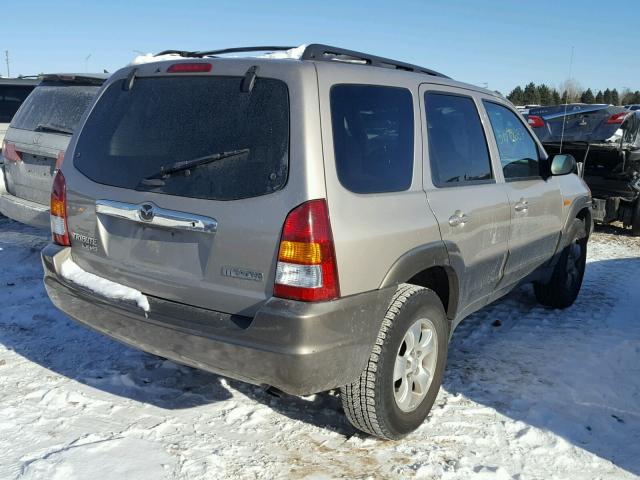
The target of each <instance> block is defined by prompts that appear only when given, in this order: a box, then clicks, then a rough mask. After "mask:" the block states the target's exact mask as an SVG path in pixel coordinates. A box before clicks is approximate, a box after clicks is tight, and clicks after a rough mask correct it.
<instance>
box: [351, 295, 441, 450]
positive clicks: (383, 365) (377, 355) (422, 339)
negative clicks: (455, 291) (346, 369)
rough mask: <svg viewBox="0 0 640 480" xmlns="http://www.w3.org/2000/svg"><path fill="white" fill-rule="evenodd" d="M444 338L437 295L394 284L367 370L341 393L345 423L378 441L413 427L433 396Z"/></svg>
mask: <svg viewBox="0 0 640 480" xmlns="http://www.w3.org/2000/svg"><path fill="white" fill-rule="evenodd" d="M448 340H449V326H448V320H447V318H446V315H445V312H444V308H443V307H442V303H441V302H440V299H439V298H438V296H437V295H436V294H435V293H434V292H433V291H432V290H429V289H426V288H423V287H418V286H415V285H408V284H403V285H400V286H399V287H398V290H397V291H396V293H395V295H394V297H393V299H392V300H391V304H390V305H389V309H388V310H387V313H386V315H385V318H384V320H383V322H382V327H381V328H380V331H379V333H378V338H377V340H376V343H375V345H374V347H373V351H372V352H371V356H370V358H369V362H368V364H367V367H366V368H365V369H364V371H363V372H362V374H361V375H360V378H359V379H358V380H356V381H355V382H353V383H352V384H351V385H347V386H345V387H342V389H341V392H340V397H341V399H342V404H343V407H344V410H345V413H346V415H347V418H348V419H349V421H350V422H351V424H352V425H353V426H354V427H356V428H358V429H359V430H362V431H363V432H366V433H369V434H371V435H375V436H377V437H380V438H384V439H397V438H401V437H403V436H405V435H406V434H408V433H410V432H412V431H413V430H415V429H416V428H418V427H419V426H420V425H421V424H422V422H423V421H424V419H425V418H426V417H427V414H428V413H429V411H430V410H431V407H432V405H433V402H434V401H435V399H436V396H437V395H438V391H439V389H440V385H441V383H442V377H443V375H444V367H445V363H446V359H447V346H448Z"/></svg>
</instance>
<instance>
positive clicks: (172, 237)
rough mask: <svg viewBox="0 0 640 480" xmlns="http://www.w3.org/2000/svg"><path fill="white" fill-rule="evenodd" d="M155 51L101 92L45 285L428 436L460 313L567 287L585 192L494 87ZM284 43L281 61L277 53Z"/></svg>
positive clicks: (372, 420)
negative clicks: (423, 429) (519, 292)
mask: <svg viewBox="0 0 640 480" xmlns="http://www.w3.org/2000/svg"><path fill="white" fill-rule="evenodd" d="M265 49H266V50H279V49H277V48H275V47H260V48H258V47H256V48H248V49H230V50H219V51H208V52H176V51H173V52H163V56H162V57H158V61H157V62H150V63H145V64H140V65H132V66H129V67H126V68H124V69H122V70H120V71H118V72H116V73H114V74H113V75H112V76H111V78H110V79H109V80H108V81H107V82H106V84H105V86H104V87H103V89H102V91H101V93H100V94H99V96H98V98H97V99H96V101H95V102H94V104H93V105H92V106H91V107H90V109H89V111H88V113H86V114H85V116H84V118H83V119H82V121H81V126H80V131H79V133H77V134H75V135H74V136H73V138H72V140H71V143H70V145H69V147H68V149H67V152H66V158H65V161H64V163H63V165H62V168H61V170H60V171H59V172H58V173H57V175H56V177H55V180H54V184H53V191H52V196H51V226H52V230H53V243H52V244H50V245H49V246H48V247H46V248H45V249H44V250H43V253H42V258H43V263H44V267H45V284H46V288H47V291H48V293H49V295H50V297H51V299H52V300H53V302H54V303H55V305H57V306H58V307H59V308H60V309H62V310H63V311H65V312H66V313H67V314H69V315H70V316H71V317H73V318H75V319H76V320H78V321H79V322H81V323H83V324H86V325H88V326H90V327H92V328H94V329H96V330H98V331H100V332H103V333H105V334H107V335H110V336H112V337H114V338H116V339H118V340H120V341H123V342H125V343H128V344H130V345H133V346H135V347H138V348H141V349H143V350H145V351H148V352H151V353H154V354H157V355H161V356H163V357H167V358H170V359H173V360H175V361H177V362H180V363H184V364H187V365H191V366H195V367H198V368H202V369H205V370H209V371H212V372H216V373H219V374H222V375H226V376H229V377H233V378H237V379H241V380H244V381H247V382H251V383H254V384H259V385H268V386H271V387H273V388H277V389H280V390H283V391H285V392H288V393H290V394H296V395H305V394H312V393H316V392H320V391H325V390H330V389H336V388H339V389H340V393H341V397H342V402H343V404H344V410H345V412H346V414H347V417H348V418H349V420H350V421H351V423H353V425H354V426H355V427H357V428H359V429H360V430H363V431H365V432H368V433H370V434H373V435H376V436H379V437H382V438H400V437H402V436H403V435H406V434H407V433H409V432H411V431H412V430H414V429H416V428H417V427H418V426H419V425H420V424H421V423H422V422H423V420H424V419H425V417H426V416H427V413H428V412H429V410H430V408H431V406H432V404H433V402H434V400H435V398H436V395H437V393H438V390H439V388H440V385H441V382H442V377H443V372H444V369H445V362H446V358H447V345H448V343H449V338H450V337H451V335H452V332H453V331H454V329H455V327H456V325H458V323H459V322H460V321H461V320H462V319H464V318H465V317H466V316H468V315H469V314H471V313H472V312H474V311H476V310H478V309H480V308H482V307H483V306H485V305H487V304H488V303H490V302H492V301H494V300H496V299H498V298H500V297H501V296H503V295H505V294H506V293H507V292H509V291H510V290H512V289H513V288H515V287H516V286H518V285H520V284H522V283H525V282H533V284H534V287H535V288H534V290H535V294H536V296H537V298H538V300H539V301H540V302H541V303H542V304H544V305H546V306H549V307H553V308H565V307H568V306H570V305H571V304H572V303H573V302H574V300H575V299H576V297H577V295H578V292H579V289H580V285H581V283H582V277H583V273H584V268H585V257H586V248H587V239H588V236H589V232H590V230H591V200H590V196H589V191H588V189H587V188H586V186H585V184H584V183H583V182H582V180H581V179H580V178H579V177H578V176H577V175H575V174H574V173H573V172H574V170H575V160H574V159H573V158H572V157H570V156H567V155H557V156H555V157H554V158H552V159H549V158H548V157H547V155H546V153H545V151H544V149H543V148H542V147H541V145H540V144H539V142H538V141H537V140H536V138H535V136H534V135H533V134H532V133H531V130H530V129H529V127H528V126H527V124H526V122H525V121H524V119H523V118H522V117H521V116H520V115H519V114H518V113H517V112H516V111H515V110H514V108H513V106H512V105H511V104H510V103H509V102H507V101H506V100H505V99H504V98H502V97H501V96H499V95H496V94H495V93H492V92H490V91H487V90H483V89H480V88H477V87H474V86H471V85H466V84H463V83H459V82H456V81H454V80H451V79H450V78H448V77H446V76H444V75H442V74H439V73H437V72H434V71H432V70H429V69H426V68H422V67H418V66H415V65H409V64H406V63H402V62H398V61H395V60H391V59H385V58H379V57H375V56H372V55H368V54H364V53H360V52H354V51H349V50H344V49H340V48H335V47H329V46H326V45H309V46H306V47H301V48H298V49H295V50H289V51H284V52H282V51H279V52H277V53H275V54H271V55H268V56H266V57H247V56H244V57H237V56H236V57H232V58H229V57H226V56H225V55H226V54H228V53H234V54H238V52H242V54H245V55H246V52H251V51H255V50H263V51H264V50H265ZM281 50H284V48H282V49H281Z"/></svg>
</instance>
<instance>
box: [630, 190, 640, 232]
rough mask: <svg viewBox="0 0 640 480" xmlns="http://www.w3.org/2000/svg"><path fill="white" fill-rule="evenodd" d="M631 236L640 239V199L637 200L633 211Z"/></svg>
mask: <svg viewBox="0 0 640 480" xmlns="http://www.w3.org/2000/svg"><path fill="white" fill-rule="evenodd" d="M631 235H633V236H634V237H640V198H638V199H637V200H636V204H635V207H634V209H633V217H632V218H631Z"/></svg>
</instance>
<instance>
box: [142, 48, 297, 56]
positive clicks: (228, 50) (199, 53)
mask: <svg viewBox="0 0 640 480" xmlns="http://www.w3.org/2000/svg"><path fill="white" fill-rule="evenodd" d="M292 48H296V47H273V46H261V47H236V48H223V49H221V50H205V51H195V52H189V51H185V50H164V51H162V52H160V53H156V54H155V55H154V56H156V57H157V56H160V55H172V54H173V55H180V56H181V57H189V58H202V57H211V56H214V55H225V54H227V53H242V52H270V51H276V50H278V51H281V50H291V49H292Z"/></svg>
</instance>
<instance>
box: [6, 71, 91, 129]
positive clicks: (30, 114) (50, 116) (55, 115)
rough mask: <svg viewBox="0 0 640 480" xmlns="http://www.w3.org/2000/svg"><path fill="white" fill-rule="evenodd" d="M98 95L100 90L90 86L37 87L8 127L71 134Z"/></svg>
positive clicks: (46, 85)
mask: <svg viewBox="0 0 640 480" xmlns="http://www.w3.org/2000/svg"><path fill="white" fill-rule="evenodd" d="M98 91H100V87H99V86H94V85H73V84H44V83H41V84H40V86H38V87H36V89H35V90H34V91H33V92H31V95H29V96H28V97H27V99H26V100H25V101H24V103H23V104H22V106H21V107H20V109H19V110H18V112H17V113H16V115H15V117H13V120H12V121H11V126H12V127H13V128H19V129H22V130H36V129H37V128H38V127H39V126H40V127H41V128H42V127H45V128H50V129H51V128H52V129H60V130H61V131H63V132H64V131H66V132H70V133H72V132H73V131H74V130H75V129H76V127H77V126H78V122H79V121H80V119H81V118H82V115H83V114H84V112H85V111H86V109H87V108H88V107H89V105H90V104H91V102H92V101H93V99H94V98H95V96H96V95H97V94H98Z"/></svg>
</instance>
